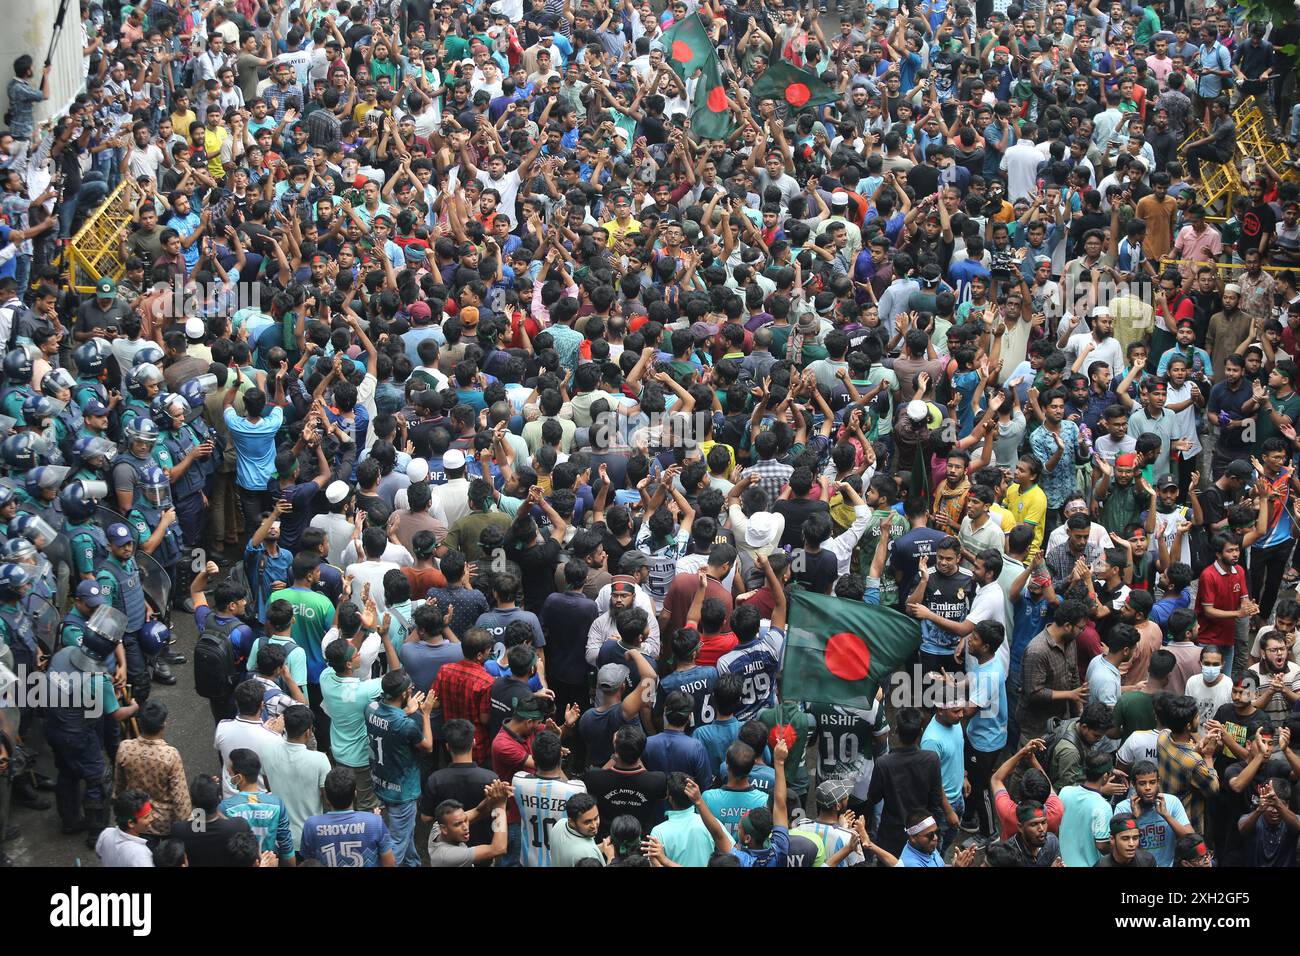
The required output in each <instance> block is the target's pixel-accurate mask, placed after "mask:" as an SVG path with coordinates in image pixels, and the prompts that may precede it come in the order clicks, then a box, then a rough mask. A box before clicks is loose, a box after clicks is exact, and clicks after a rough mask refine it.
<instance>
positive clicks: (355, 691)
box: [295, 622, 380, 767]
mask: <svg viewBox="0 0 1300 956" xmlns="http://www.w3.org/2000/svg"><path fill="white" fill-rule="evenodd" d="M295 623H296V622H295ZM320 692H321V697H322V698H323V699H324V704H325V710H326V711H327V712H328V713H329V715H330V750H331V752H332V753H333V755H334V762H335V763H341V764H343V765H344V766H346V767H368V766H370V747H369V746H368V745H367V742H366V721H365V712H366V707H367V706H368V705H369V704H370V703H371V702H372V701H373V700H374V699H375V697H376V696H377V695H378V694H379V692H380V680H379V678H378V677H376V678H373V679H371V680H361V679H360V678H359V677H339V675H338V674H336V673H334V668H332V667H327V668H325V671H324V673H322V674H321V675H320Z"/></svg>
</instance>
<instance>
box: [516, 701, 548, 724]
mask: <svg viewBox="0 0 1300 956" xmlns="http://www.w3.org/2000/svg"><path fill="white" fill-rule="evenodd" d="M510 716H512V717H515V718H517V719H519V720H542V719H544V718H545V717H546V712H545V711H544V710H543V709H542V702H541V701H540V700H538V699H537V697H536V696H532V697H525V698H523V699H522V700H521V699H520V698H518V697H516V698H515V699H514V701H513V702H512V704H511V706H510Z"/></svg>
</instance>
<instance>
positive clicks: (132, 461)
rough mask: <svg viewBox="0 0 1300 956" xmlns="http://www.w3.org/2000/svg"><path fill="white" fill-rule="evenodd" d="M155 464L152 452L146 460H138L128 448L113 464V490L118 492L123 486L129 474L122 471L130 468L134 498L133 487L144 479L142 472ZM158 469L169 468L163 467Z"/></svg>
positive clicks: (167, 466)
mask: <svg viewBox="0 0 1300 956" xmlns="http://www.w3.org/2000/svg"><path fill="white" fill-rule="evenodd" d="M154 444H155V445H157V444H159V443H158V442H155V443H154ZM155 464H156V462H155V461H154V459H153V452H152V451H150V453H149V457H148V458H140V457H139V456H137V455H136V454H135V453H134V452H133V451H131V450H130V447H129V446H128V448H127V451H126V454H124V455H119V456H118V457H117V459H116V460H115V461H114V462H113V482H112V487H113V489H114V490H118V489H120V488H121V487H122V486H123V480H124V479H125V478H127V477H128V474H129V473H128V472H125V471H123V469H124V468H130V469H131V471H133V472H134V473H135V480H134V481H133V482H132V484H131V488H132V495H133V496H134V494H135V486H136V485H137V484H139V482H140V480H141V479H142V478H143V477H144V470H145V469H146V468H152V467H154V465H155ZM159 467H163V468H170V467H171V466H170V465H164V466H159ZM133 500H134V497H133Z"/></svg>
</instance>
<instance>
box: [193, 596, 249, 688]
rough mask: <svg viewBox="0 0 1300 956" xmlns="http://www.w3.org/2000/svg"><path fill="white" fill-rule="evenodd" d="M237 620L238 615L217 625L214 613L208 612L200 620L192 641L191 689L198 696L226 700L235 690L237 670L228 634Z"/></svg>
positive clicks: (233, 650)
mask: <svg viewBox="0 0 1300 956" xmlns="http://www.w3.org/2000/svg"><path fill="white" fill-rule="evenodd" d="M240 623H241V622H240V620H239V619H238V618H231V619H230V620H229V621H226V622H225V623H224V624H220V623H218V622H217V619H216V615H215V614H209V615H208V619H207V620H206V621H204V622H203V630H202V631H201V632H200V633H199V639H198V641H196V642H195V644H194V690H195V692H196V693H197V694H198V695H199V696H200V697H206V698H207V699H208V700H225V699H226V698H227V697H229V696H230V692H231V690H233V689H234V686H235V681H236V680H237V679H238V677H239V672H238V669H237V663H238V662H237V661H236V659H235V646H234V645H233V644H232V643H231V642H230V635H231V634H232V633H233V632H234V630H235V628H237V627H239V625H240Z"/></svg>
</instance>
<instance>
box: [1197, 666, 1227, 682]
mask: <svg viewBox="0 0 1300 956" xmlns="http://www.w3.org/2000/svg"><path fill="white" fill-rule="evenodd" d="M1222 673H1223V666H1222V665H1221V664H1213V665H1211V664H1203V665H1201V679H1202V680H1204V681H1205V682H1206V683H1207V684H1212V683H1214V682H1215V681H1216V680H1218V679H1219V675H1220V674H1222Z"/></svg>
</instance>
